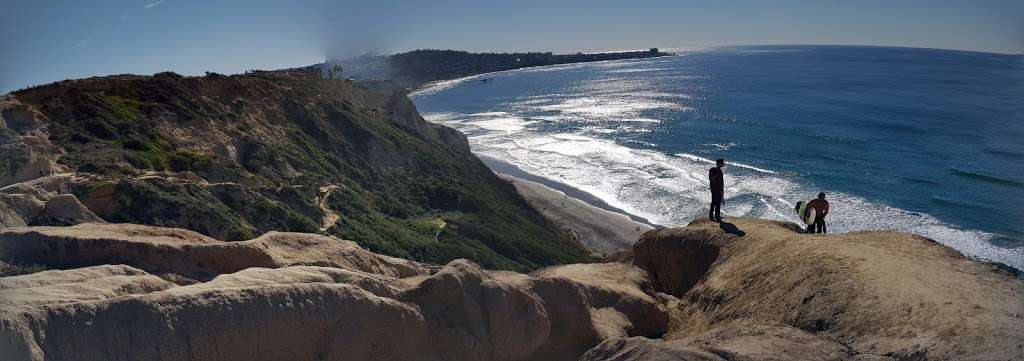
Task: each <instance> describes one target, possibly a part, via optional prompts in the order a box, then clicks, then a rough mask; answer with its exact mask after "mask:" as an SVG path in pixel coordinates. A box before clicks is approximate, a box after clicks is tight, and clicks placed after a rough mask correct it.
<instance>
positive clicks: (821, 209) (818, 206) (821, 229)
mask: <svg viewBox="0 0 1024 361" xmlns="http://www.w3.org/2000/svg"><path fill="white" fill-rule="evenodd" d="M807 206H808V207H811V208H814V211H815V213H817V216H816V217H815V218H814V223H812V224H811V225H809V226H808V230H809V229H810V227H814V232H815V233H828V231H827V229H826V228H825V216H827V215H828V201H826V200H825V192H820V193H818V199H815V200H812V201H810V202H807Z"/></svg>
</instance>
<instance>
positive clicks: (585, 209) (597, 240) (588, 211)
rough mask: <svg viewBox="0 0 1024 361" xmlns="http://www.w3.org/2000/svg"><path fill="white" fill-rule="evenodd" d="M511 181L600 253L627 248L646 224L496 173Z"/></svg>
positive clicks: (645, 229)
mask: <svg viewBox="0 0 1024 361" xmlns="http://www.w3.org/2000/svg"><path fill="white" fill-rule="evenodd" d="M498 176H500V177H501V178H502V179H505V180H507V181H509V182H510V183H512V185H514V186H515V187H516V190H517V191H519V194H521V195H522V196H523V198H526V201H527V202H529V203H530V205H531V206H533V207H534V208H536V209H537V210H538V211H540V212H541V214H543V215H544V216H545V217H547V218H548V219H550V220H551V221H553V222H555V223H556V224H558V225H559V226H560V227H562V228H565V229H568V230H569V231H571V232H572V233H573V234H574V235H575V236H576V239H577V240H579V241H580V242H581V243H583V245H584V246H586V247H587V248H589V249H590V250H592V251H594V252H595V253H599V254H602V255H608V254H611V253H613V252H615V251H618V250H622V249H629V248H631V247H632V246H633V243H635V242H636V240H637V239H639V238H640V235H641V234H643V233H644V232H646V231H649V230H651V229H654V228H655V227H653V226H652V225H650V224H647V223H641V222H637V221H635V220H633V219H631V218H630V216H628V215H625V214H622V213H618V212H613V211H610V210H606V209H602V208H599V207H595V206H592V205H590V204H588V203H586V202H584V201H581V200H579V199H576V198H573V197H570V196H568V195H566V193H565V192H562V191H559V190H556V189H553V188H551V187H548V186H546V185H543V184H540V183H537V182H533V181H528V180H525V179H522V178H518V177H514V176H511V175H508V174H503V173H498Z"/></svg>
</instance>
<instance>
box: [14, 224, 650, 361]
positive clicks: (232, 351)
mask: <svg viewBox="0 0 1024 361" xmlns="http://www.w3.org/2000/svg"><path fill="white" fill-rule="evenodd" d="M0 258H2V259H4V260H8V261H9V260H12V259H13V260H23V261H31V262H34V263H40V264H45V265H47V266H48V267H78V268H72V269H68V270H48V271H43V272H38V273H33V274H28V275H20V276H12V277H3V278H0V356H2V357H0V358H2V359H3V360H140V359H145V360H152V359H162V360H282V359H289V360H574V359H576V358H577V357H578V355H580V354H582V353H583V352H584V351H586V350H587V349H589V348H591V347H593V346H595V345H597V344H598V343H599V342H601V341H602V340H604V339H608V338H619V337H630V336H646V337H659V336H661V335H662V334H663V333H664V332H665V331H666V330H667V327H668V321H669V316H668V313H667V312H666V310H665V308H664V306H663V305H662V303H660V302H659V301H658V298H656V296H655V295H654V294H653V291H652V290H651V288H650V285H649V283H648V282H647V281H646V277H645V275H644V272H643V271H641V270H640V269H638V268H636V267H634V266H631V265H627V264H623V263H606V264H575V265H566V266H556V267H551V268H545V269H542V270H539V271H536V272H534V273H531V274H521V273H514V272H509V271H488V270H484V269H482V268H480V267H479V266H478V265H476V264H474V263H472V262H469V261H466V260H456V261H452V262H450V263H449V264H447V265H445V266H443V267H436V266H426V265H422V264H419V263H416V262H413V261H407V260H402V259H396V258H392V257H388V256H382V255H377V254H374V253H372V252H370V251H367V250H365V249H363V248H361V247H359V246H358V245H356V244H355V243H353V242H348V241H343V240H339V239H336V238H332V237H325V236H321V235H315V234H302V233H269V234H266V235H263V236H261V237H259V238H256V239H253V240H248V241H239V242H223V241H218V240H215V239H212V238H210V237H206V236H204V235H201V234H198V233H196V232H192V231H187V230H182V229H171V228H159V227H150V226H139V225H127V224H80V225H77V226H73V227H27V228H26V227H15V228H7V229H4V230H0ZM111 264H116V265H111Z"/></svg>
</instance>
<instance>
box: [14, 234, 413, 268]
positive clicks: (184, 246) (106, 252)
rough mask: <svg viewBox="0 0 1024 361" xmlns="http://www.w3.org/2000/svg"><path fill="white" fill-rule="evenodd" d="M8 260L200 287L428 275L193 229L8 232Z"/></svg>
mask: <svg viewBox="0 0 1024 361" xmlns="http://www.w3.org/2000/svg"><path fill="white" fill-rule="evenodd" d="M0 255H3V257H4V258H7V259H12V260H17V261H20V262H29V263H37V264H44V265H48V266H50V267H60V268H66V267H76V266H89V265H101V264H125V265H130V266H134V267H139V268H142V269H145V270H147V271H149V272H153V273H158V274H162V273H171V274H176V275H181V276H184V277H187V278H191V279H197V280H209V279H211V278H213V277H215V276H217V275H220V274H225V273H233V272H237V271H241V270H244V269H246V268H250V267H268V268H277V267H283V266H291V265H317V266H328V267H338V268H345V269H354V270H359V271H362V272H368V273H374V274H382V275H387V276H393V277H409V276H416V275H422V274H426V273H427V270H426V268H424V267H422V266H420V265H418V264H416V263H414V262H411V261H407V260H403V259H398V258H393V257H388V256H382V255H378V254H375V253H373V252H370V251H367V250H365V249H363V248H361V247H359V246H358V245H356V244H355V243H354V242H350V241H343V240H338V239H336V238H331V237H327V236H321V235H316V234H308V233H285V232H270V233H267V234H265V235H263V236H260V237H258V238H255V239H252V240H248V241H239V242H222V241H218V240H215V239H213V238H210V237H206V236H204V235H202V234H199V233H196V232H192V231H188V230H183V229H176V228H161V227H151V226H140V225H134V224H79V225H76V226H71V227H29V228H8V229H5V230H3V231H0Z"/></svg>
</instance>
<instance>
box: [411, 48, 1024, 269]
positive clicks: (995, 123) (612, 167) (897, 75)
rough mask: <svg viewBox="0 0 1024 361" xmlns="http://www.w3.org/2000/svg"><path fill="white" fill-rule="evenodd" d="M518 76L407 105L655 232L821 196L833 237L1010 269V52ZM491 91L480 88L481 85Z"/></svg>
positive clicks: (718, 54)
mask: <svg viewBox="0 0 1024 361" xmlns="http://www.w3.org/2000/svg"><path fill="white" fill-rule="evenodd" d="M675 52H676V56H671V57H662V58H653V59H640V60H625V61H611V62H599V63H583V64H569V65H557V66H548V67H538V68H527V69H519V70H512V71H505V72H498V73H491V74H484V75H478V76H474V77H469V78H464V79H458V80H454V81H447V82H442V83H438V84H436V85H433V86H430V87H427V88H425V89H422V90H420V91H417V92H415V93H413V94H412V98H413V101H414V102H415V103H416V105H417V107H418V108H419V110H420V112H421V113H422V114H423V115H424V117H425V118H427V119H428V120H430V121H433V122H437V123H441V124H444V125H447V126H450V127H453V128H455V129H458V130H460V131H462V132H463V133H465V134H466V136H467V137H468V138H469V141H470V144H471V147H472V149H473V151H474V152H475V153H476V154H478V155H480V156H481V157H485V158H489V159H496V160H498V161H501V162H504V163H508V164H511V165H512V166H515V167H517V168H518V169H519V170H522V171H524V172H526V173H529V174H530V175H532V176H536V177H542V178H545V179H548V180H551V181H554V182H558V183H561V184H565V185H568V186H571V187H573V188H576V189H577V190H579V191H582V192H585V193H586V194H587V195H588V197H593V198H596V199H599V200H600V201H602V202H604V203H606V204H607V205H610V206H611V207H612V208H616V209H620V210H623V211H625V212H628V213H631V214H633V215H636V216H638V217H642V218H644V219H646V220H648V221H650V222H652V223H655V224H658V225H663V226H680V225H685V224H687V223H688V222H690V221H691V220H693V219H695V218H697V217H706V215H707V207H708V204H709V202H710V194H709V191H708V189H707V183H708V181H707V171H708V168H709V167H711V165H712V160H713V159H716V158H725V159H726V160H727V161H728V163H727V166H726V171H725V174H726V177H725V182H726V196H725V202H724V204H723V208H722V211H723V214H725V215H727V216H743V217H758V218H769V219H777V220H786V221H793V222H796V221H797V218H796V215H795V212H794V211H793V206H794V204H795V203H796V202H797V201H800V200H809V199H812V198H813V197H815V196H816V195H817V193H818V192H825V193H826V194H827V197H828V200H829V202H830V203H831V207H832V210H831V212H830V215H829V217H828V226H829V231H830V232H831V233H843V232H852V231H860V230H898V231H905V232H910V233H915V234H919V235H922V236H925V237H928V238H931V239H934V240H936V241H938V242H940V243H943V244H945V245H948V246H951V247H953V248H956V249H958V250H960V251H961V252H962V253H964V254H966V255H968V256H971V257H975V258H980V259H984V260H989V261H995V262H1000V263H1003V264H1006V265H1009V266H1011V267H1014V268H1016V269H1018V270H1024V207H1022V206H1021V205H1022V204H1024V141H1022V140H1024V56H1021V55H1003V54H991V53H977V52H964V51H952V50H936V49H912V48H889V47H858V46H752V47H723V48H709V49H677V50H675ZM484 79H487V81H483V80H484Z"/></svg>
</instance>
